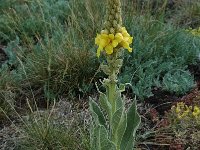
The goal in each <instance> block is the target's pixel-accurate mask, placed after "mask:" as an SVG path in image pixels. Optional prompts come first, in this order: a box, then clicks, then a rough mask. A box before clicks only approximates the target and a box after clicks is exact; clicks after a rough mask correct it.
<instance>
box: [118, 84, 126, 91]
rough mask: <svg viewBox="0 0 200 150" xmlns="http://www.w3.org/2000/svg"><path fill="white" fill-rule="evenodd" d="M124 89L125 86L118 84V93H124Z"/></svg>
mask: <svg viewBox="0 0 200 150" xmlns="http://www.w3.org/2000/svg"><path fill="white" fill-rule="evenodd" d="M125 87H126V85H125V84H120V85H119V91H120V92H124V91H125Z"/></svg>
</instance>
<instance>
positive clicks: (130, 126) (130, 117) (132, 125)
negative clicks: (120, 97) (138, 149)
mask: <svg viewBox="0 0 200 150" xmlns="http://www.w3.org/2000/svg"><path fill="white" fill-rule="evenodd" d="M140 122H141V120H140V116H139V114H138V113H137V109H136V102H135V101H134V102H133V104H132V106H131V107H130V108H129V110H128V113H127V127H126V131H125V133H124V136H123V139H122V143H121V147H120V149H121V150H131V149H133V148H134V140H135V133H136V130H137V129H138V127H139V124H140Z"/></svg>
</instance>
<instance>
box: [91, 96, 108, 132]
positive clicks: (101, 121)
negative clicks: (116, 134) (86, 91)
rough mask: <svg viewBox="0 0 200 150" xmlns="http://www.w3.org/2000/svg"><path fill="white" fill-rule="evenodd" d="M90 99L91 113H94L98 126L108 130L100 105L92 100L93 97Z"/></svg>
mask: <svg viewBox="0 0 200 150" xmlns="http://www.w3.org/2000/svg"><path fill="white" fill-rule="evenodd" d="M89 99H90V101H89V105H90V112H91V113H92V116H93V118H94V120H95V123H96V125H98V124H100V125H103V126H104V127H105V128H106V120H105V117H104V115H103V113H102V111H101V109H100V108H99V106H98V104H97V103H96V102H95V101H94V100H92V98H91V97H90V98H89Z"/></svg>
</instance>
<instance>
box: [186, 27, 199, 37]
mask: <svg viewBox="0 0 200 150" xmlns="http://www.w3.org/2000/svg"><path fill="white" fill-rule="evenodd" d="M185 31H187V32H190V33H191V34H192V35H194V36H200V27H199V28H198V29H192V28H189V29H186V30H185Z"/></svg>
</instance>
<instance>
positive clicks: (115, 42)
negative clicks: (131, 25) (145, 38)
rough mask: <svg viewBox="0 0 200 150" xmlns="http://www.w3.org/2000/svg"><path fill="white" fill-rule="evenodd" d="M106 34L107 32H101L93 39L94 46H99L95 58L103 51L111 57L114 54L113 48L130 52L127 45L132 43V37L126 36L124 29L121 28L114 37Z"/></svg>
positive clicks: (130, 49)
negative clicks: (121, 48)
mask: <svg viewBox="0 0 200 150" xmlns="http://www.w3.org/2000/svg"><path fill="white" fill-rule="evenodd" d="M107 33H108V32H107V31H105V30H102V31H101V34H97V37H96V38H95V44H96V45H98V46H99V47H98V49H97V57H99V56H100V53H101V51H103V50H105V52H106V54H108V55H111V54H112V53H113V52H114V48H116V47H117V46H120V47H123V48H125V49H128V51H129V52H132V48H130V46H129V45H130V44H131V43H132V42H133V37H131V36H130V35H129V34H128V32H127V31H126V28H125V27H123V28H121V30H120V32H118V33H116V34H115V35H114V34H107ZM120 47H119V48H120Z"/></svg>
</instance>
